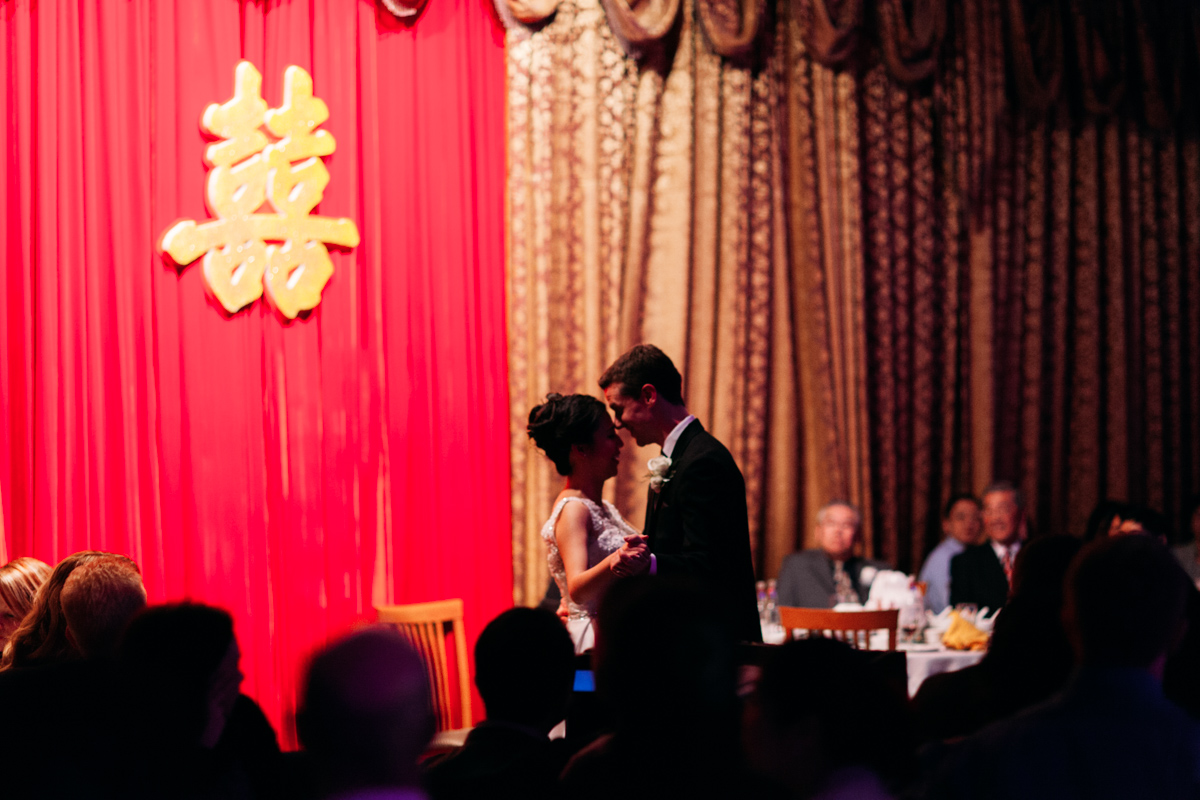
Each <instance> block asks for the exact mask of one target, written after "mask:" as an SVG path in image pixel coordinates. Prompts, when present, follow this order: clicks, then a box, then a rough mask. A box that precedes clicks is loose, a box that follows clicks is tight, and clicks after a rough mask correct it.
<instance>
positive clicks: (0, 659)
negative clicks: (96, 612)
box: [0, 550, 137, 672]
mask: <svg viewBox="0 0 1200 800" xmlns="http://www.w3.org/2000/svg"><path fill="white" fill-rule="evenodd" d="M104 557H112V558H121V559H125V560H126V561H128V562H129V563H130V564H133V568H134V569H137V565H136V564H134V562H133V561H132V560H131V559H128V558H126V557H125V556H119V555H116V554H115V553H102V552H100V551H98V550H83V551H81V552H78V553H72V554H71V555H69V556H67V557H66V558H64V559H63V560H62V561H60V562H58V564H57V565H56V566H55V567H54V570H53V571H52V572H51V573H50V577H48V578H46V580H45V582H44V583H43V584H42V585H41V588H39V589H38V591H37V594H36V595H35V596H34V598H33V606H32V607H31V608H30V609H29V613H27V614H26V615H25V619H23V620H22V621H21V624H20V626H18V628H17V629H16V631H14V632H13V635H12V638H11V639H9V640H8V644H6V645H5V646H4V655H3V656H0V672H3V671H5V670H8V669H12V668H14V667H28V666H31V665H34V664H40V663H53V662H56V661H62V660H70V659H73V658H76V657H78V651H76V649H75V648H74V646H72V645H71V642H70V640H69V639H67V621H66V619H65V618H64V617H63V613H62V601H61V595H62V588H63V585H64V584H65V583H66V582H67V578H68V577H69V576H70V575H71V573H72V572H73V571H74V570H75V568H76V567H78V566H79V565H81V564H86V563H88V562H90V561H95V560H96V559H98V558H104Z"/></svg>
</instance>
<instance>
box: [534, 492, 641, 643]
mask: <svg viewBox="0 0 1200 800" xmlns="http://www.w3.org/2000/svg"><path fill="white" fill-rule="evenodd" d="M567 503H583V504H584V505H585V506H587V510H588V515H589V517H590V518H591V525H590V530H589V531H588V544H587V568H588V569H591V568H592V567H594V566H596V565H597V564H599V563H600V562H601V561H603V560H604V559H605V558H606V557H607V556H608V554H609V553H612V552H613V551H615V550H619V549H620V548H621V545H623V544H625V537H626V536H629V535H631V534H636V533H638V531H637V530H635V529H634V527H633V526H632V525H630V524H629V523H628V522H626V521H625V520H624V519H623V518H622V517H621V513H620V512H619V511H617V509H616V506H614V505H613V504H612V503H610V502H608V501H607V500H605V501H604V504H603V505H598V504H596V503H593V502H592V501H591V500H588V499H587V498H586V497H564V498H562V499H560V500H559V501H558V502H557V503H555V504H554V510H553V511H552V512H551V513H550V519H548V520H546V524H545V525H543V526H542V538H543V539H545V540H546V561H547V563H548V564H549V565H550V576H551V577H552V578H554V582H555V583H557V584H558V591H559V592H561V593H562V596H563V597H564V598H566V600H567V611H568V613H569V616H568V617H567V630H568V631H570V633H571V639H572V640H573V641H574V642H575V652H576V653H582V652H583V651H584V650H588V649H590V648H591V647H592V645H593V644H594V643H595V639H596V636H595V633H594V632H593V630H592V617H593V615H594V614H595V612H596V609H595V608H593V607H591V606H589V605H581V604H579V603H576V602H575V601H574V600H573V599H571V595H570V594H569V593H568V592H567V573H566V570H565V569H564V568H563V561H562V555H560V554H559V552H558V540H557V539H556V538H555V537H554V526H555V524H556V523H557V522H558V515H559V514H561V513H562V510H563V506H565V505H566V504H567Z"/></svg>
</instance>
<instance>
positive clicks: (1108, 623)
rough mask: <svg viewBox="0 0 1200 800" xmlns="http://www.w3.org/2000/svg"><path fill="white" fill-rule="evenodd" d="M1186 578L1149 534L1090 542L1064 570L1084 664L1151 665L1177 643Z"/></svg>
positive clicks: (1069, 621) (1071, 624)
mask: <svg viewBox="0 0 1200 800" xmlns="http://www.w3.org/2000/svg"><path fill="white" fill-rule="evenodd" d="M1189 588H1190V585H1189V581H1188V578H1187V575H1186V574H1185V573H1184V572H1183V569H1182V568H1181V567H1180V566H1179V563H1178V562H1177V561H1176V560H1175V557H1174V556H1173V555H1171V553H1170V552H1169V551H1168V550H1167V549H1166V547H1164V546H1163V545H1162V544H1161V543H1159V542H1158V541H1157V540H1155V539H1153V538H1151V537H1149V536H1116V537H1110V538H1105V539H1100V540H1098V541H1095V542H1092V543H1091V544H1089V545H1088V546H1087V547H1085V548H1084V549H1083V550H1082V551H1081V552H1080V553H1079V555H1078V556H1077V557H1076V558H1075V560H1074V562H1072V564H1071V568H1070V570H1069V571H1068V573H1067V584H1066V605H1065V607H1064V609H1063V620H1064V623H1065V625H1066V628H1067V631H1068V633H1069V634H1070V636H1071V640H1072V644H1073V645H1074V647H1075V651H1076V656H1077V659H1078V660H1079V661H1080V662H1081V663H1083V664H1087V665H1109V666H1127V667H1139V668H1151V667H1154V666H1155V664H1156V663H1160V660H1161V659H1162V658H1163V657H1164V656H1165V655H1166V654H1167V653H1168V651H1169V650H1171V649H1173V648H1174V647H1175V645H1177V644H1178V642H1179V639H1180V637H1181V636H1182V634H1183V630H1184V625H1185V623H1184V609H1185V605H1186V602H1187V595H1188V591H1189Z"/></svg>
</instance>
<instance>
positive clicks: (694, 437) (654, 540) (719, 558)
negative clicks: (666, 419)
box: [646, 421, 762, 642]
mask: <svg viewBox="0 0 1200 800" xmlns="http://www.w3.org/2000/svg"><path fill="white" fill-rule="evenodd" d="M667 478H668V480H667V481H666V483H664V484H663V486H662V491H660V492H655V491H654V490H653V489H651V490H650V496H649V498H648V500H647V503H646V536H647V538H648V539H649V541H650V552H651V553H653V554H654V557H655V560H656V561H657V564H658V566H657V571H658V574H659V575H686V576H689V577H691V578H693V579H695V580H698V581H699V582H700V583H702V584H703V585H704V587H705V588H706V589H707V590H710V591H712V592H713V593H714V595H715V597H717V598H718V599H719V601H720V603H721V605H722V607H723V608H725V609H726V610H727V613H728V615H729V618H730V620H731V621H732V623H733V627H734V633H735V634H737V636H738V638H739V639H742V640H743V641H748V642H760V641H762V629H761V627H760V626H759V622H758V602H757V600H756V597H755V593H754V565H753V564H752V563H751V559H750V527H749V523H748V521H747V516H746V481H745V479H744V478H742V471H741V470H740V469H738V466H737V464H736V463H734V460H733V456H731V455H730V454H729V451H728V450H726V449H725V445H723V444H721V443H720V442H718V441H717V440H716V439H715V438H713V436H712V435H711V434H709V433H708V432H707V431H705V430H704V427H703V426H702V425H701V424H700V422H699V421H693V422H692V423H691V424H690V425H688V426H687V427H686V428H684V429H683V432H682V434H681V435H680V436H679V439H678V440H676V442H675V449H674V450H673V451H672V453H671V468H670V470H669V472H668V473H667Z"/></svg>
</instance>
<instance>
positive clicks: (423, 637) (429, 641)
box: [375, 598, 471, 755]
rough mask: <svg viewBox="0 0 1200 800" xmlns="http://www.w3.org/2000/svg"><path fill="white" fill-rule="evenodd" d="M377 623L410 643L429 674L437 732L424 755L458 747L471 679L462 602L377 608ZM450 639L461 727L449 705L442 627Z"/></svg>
mask: <svg viewBox="0 0 1200 800" xmlns="http://www.w3.org/2000/svg"><path fill="white" fill-rule="evenodd" d="M375 611H376V612H377V613H378V614H379V622H380V623H381V624H384V625H391V626H392V627H393V628H395V629H396V630H398V631H399V632H400V633H401V634H402V635H403V636H404V638H406V639H408V641H409V642H410V643H411V644H412V646H413V648H414V649H416V651H417V653H418V654H419V655H420V656H421V658H422V659H423V660H424V661H425V667H426V669H427V670H428V671H429V689H430V694H431V695H432V698H431V699H432V702H433V711H434V714H435V715H436V717H437V733H436V734H435V735H434V737H433V741H432V742H430V744H429V747H428V748H426V754H427V755H431V754H433V753H436V752H443V751H446V750H451V749H453V748H455V747H461V746H462V744H463V742H464V741H466V738H467V734H468V733H470V731H471V678H470V672H469V670H468V668H467V637H466V634H465V633H464V632H463V601H462V600H461V599H458V598H455V599H453V600H437V601H434V602H432V603H412V604H410V605H404V606H379V607H377V608H376V609H375ZM447 626H449V628H450V633H451V635H452V636H453V637H454V661H455V664H456V666H457V668H458V669H457V672H458V703H459V708H461V709H462V714H461V720H462V725H461V726H459V727H457V728H456V727H455V726H454V721H453V719H452V713H451V710H452V706H451V703H450V698H451V694H450V668H449V666H448V658H447V656H446V627H447Z"/></svg>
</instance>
